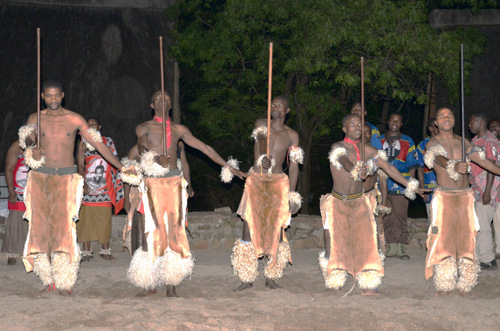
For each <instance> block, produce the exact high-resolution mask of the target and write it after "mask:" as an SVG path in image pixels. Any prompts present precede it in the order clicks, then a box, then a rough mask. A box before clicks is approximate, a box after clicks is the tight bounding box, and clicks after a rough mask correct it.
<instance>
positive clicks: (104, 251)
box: [99, 248, 111, 255]
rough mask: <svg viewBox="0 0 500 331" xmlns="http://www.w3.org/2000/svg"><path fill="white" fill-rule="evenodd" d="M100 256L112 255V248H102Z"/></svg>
mask: <svg viewBox="0 0 500 331" xmlns="http://www.w3.org/2000/svg"><path fill="white" fill-rule="evenodd" d="M99 255H111V248H108V249H104V248H102V249H101V251H100V252H99Z"/></svg>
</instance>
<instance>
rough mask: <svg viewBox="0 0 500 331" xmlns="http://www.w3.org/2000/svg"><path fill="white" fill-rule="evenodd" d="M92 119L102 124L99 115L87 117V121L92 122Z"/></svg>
mask: <svg viewBox="0 0 500 331" xmlns="http://www.w3.org/2000/svg"><path fill="white" fill-rule="evenodd" d="M90 120H94V121H96V122H97V125H101V121H99V119H98V118H97V117H89V118H88V119H87V122H90Z"/></svg>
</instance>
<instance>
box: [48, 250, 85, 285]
mask: <svg viewBox="0 0 500 331" xmlns="http://www.w3.org/2000/svg"><path fill="white" fill-rule="evenodd" d="M79 269H80V252H78V255H77V256H76V259H74V260H73V261H71V259H70V258H69V256H68V254H65V253H54V256H53V257H52V265H51V271H52V277H53V278H54V284H55V285H56V288H58V289H59V290H66V291H69V290H71V288H72V287H73V286H74V285H75V283H76V280H77V278H78V270H79Z"/></svg>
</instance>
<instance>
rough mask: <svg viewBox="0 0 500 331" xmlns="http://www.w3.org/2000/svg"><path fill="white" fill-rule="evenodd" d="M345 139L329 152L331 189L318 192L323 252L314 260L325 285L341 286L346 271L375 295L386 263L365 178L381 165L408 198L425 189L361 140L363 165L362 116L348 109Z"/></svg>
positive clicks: (368, 292) (343, 124)
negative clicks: (384, 262)
mask: <svg viewBox="0 0 500 331" xmlns="http://www.w3.org/2000/svg"><path fill="white" fill-rule="evenodd" d="M342 130H343V131H344V133H345V138H344V140H343V141H340V142H337V143H334V144H333V145H332V149H331V151H330V154H329V160H330V171H331V174H332V177H333V190H332V193H331V194H327V195H323V196H322V197H321V201H320V205H321V216H322V219H323V229H324V236H325V252H322V253H320V255H319V258H318V261H319V265H320V269H321V271H322V273H323V277H324V279H325V286H326V288H328V289H334V290H336V291H338V290H340V288H341V287H342V286H344V284H345V281H346V279H347V274H348V273H350V274H351V275H353V276H354V277H355V279H356V280H357V282H358V286H359V287H360V288H361V290H362V294H363V295H377V294H378V293H377V292H376V289H377V288H378V287H379V286H380V284H381V283H382V277H383V275H384V268H383V266H382V261H381V257H380V255H379V251H378V246H377V232H376V224H375V220H374V217H373V210H372V208H371V204H370V201H369V198H368V196H367V195H364V194H363V179H366V176H367V175H369V174H373V173H375V172H376V171H377V170H378V168H381V169H382V170H384V171H385V173H387V174H388V176H389V177H391V178H393V179H395V180H396V181H398V182H399V183H400V184H402V185H403V186H406V194H407V196H408V197H409V198H412V199H414V198H415V192H417V193H418V194H423V192H424V191H425V190H422V189H420V188H419V187H418V186H419V183H418V181H417V180H416V179H413V178H412V179H410V180H407V179H406V178H404V177H403V176H402V175H401V173H399V171H397V169H396V168H395V167H394V166H392V165H390V164H389V163H387V156H386V155H385V152H384V151H382V150H377V149H375V148H374V147H372V146H371V145H368V144H365V151H364V152H365V157H366V160H367V162H366V164H367V166H363V165H362V161H361V153H360V149H361V148H362V145H361V143H360V141H359V139H360V137H361V119H360V118H359V117H358V116H357V115H354V114H349V115H347V116H345V117H344V119H343V120H342Z"/></svg>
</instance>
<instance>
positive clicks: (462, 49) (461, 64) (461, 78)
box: [460, 44, 465, 162]
mask: <svg viewBox="0 0 500 331" xmlns="http://www.w3.org/2000/svg"><path fill="white" fill-rule="evenodd" d="M460 97H461V99H462V162H465V107H464V44H461V45H460Z"/></svg>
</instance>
